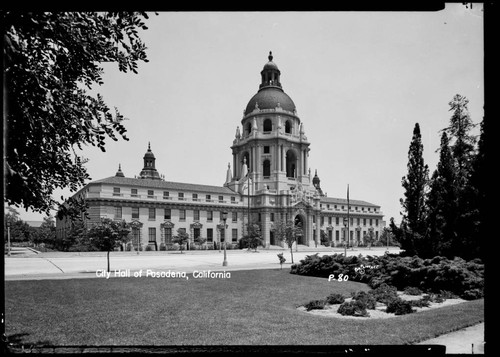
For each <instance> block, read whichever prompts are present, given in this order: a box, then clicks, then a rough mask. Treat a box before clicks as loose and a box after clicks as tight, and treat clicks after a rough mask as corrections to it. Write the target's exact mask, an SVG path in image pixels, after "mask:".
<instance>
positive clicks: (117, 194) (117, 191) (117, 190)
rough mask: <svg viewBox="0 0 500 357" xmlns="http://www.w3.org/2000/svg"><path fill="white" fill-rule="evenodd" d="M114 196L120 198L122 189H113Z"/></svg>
mask: <svg viewBox="0 0 500 357" xmlns="http://www.w3.org/2000/svg"><path fill="white" fill-rule="evenodd" d="M113 196H120V187H113Z"/></svg>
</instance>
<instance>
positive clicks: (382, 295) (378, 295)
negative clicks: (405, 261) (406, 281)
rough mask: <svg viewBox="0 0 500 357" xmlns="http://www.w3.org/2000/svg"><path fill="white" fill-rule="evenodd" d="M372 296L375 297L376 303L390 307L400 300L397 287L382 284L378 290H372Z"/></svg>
mask: <svg viewBox="0 0 500 357" xmlns="http://www.w3.org/2000/svg"><path fill="white" fill-rule="evenodd" d="M370 294H371V295H373V297H374V298H375V300H376V301H378V302H381V303H384V304H386V305H388V304H389V303H390V302H392V301H393V300H395V299H398V292H397V290H396V288H395V287H393V286H390V285H387V284H381V285H380V286H379V287H378V288H376V289H374V290H371V291H370Z"/></svg>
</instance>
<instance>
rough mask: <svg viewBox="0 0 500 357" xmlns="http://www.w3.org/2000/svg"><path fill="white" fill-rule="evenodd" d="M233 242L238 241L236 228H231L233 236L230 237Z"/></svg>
mask: <svg viewBox="0 0 500 357" xmlns="http://www.w3.org/2000/svg"><path fill="white" fill-rule="evenodd" d="M232 239H233V242H237V241H238V228H233V236H232Z"/></svg>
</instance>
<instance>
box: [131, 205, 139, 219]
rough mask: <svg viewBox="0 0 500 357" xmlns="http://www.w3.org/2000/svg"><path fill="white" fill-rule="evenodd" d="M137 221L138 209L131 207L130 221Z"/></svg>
mask: <svg viewBox="0 0 500 357" xmlns="http://www.w3.org/2000/svg"><path fill="white" fill-rule="evenodd" d="M134 218H135V219H139V207H132V219H134Z"/></svg>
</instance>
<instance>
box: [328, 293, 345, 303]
mask: <svg viewBox="0 0 500 357" xmlns="http://www.w3.org/2000/svg"><path fill="white" fill-rule="evenodd" d="M344 301H345V297H344V295H342V294H330V295H328V296H327V298H326V302H327V303H329V304H332V305H333V304H342V303H343V302H344Z"/></svg>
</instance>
